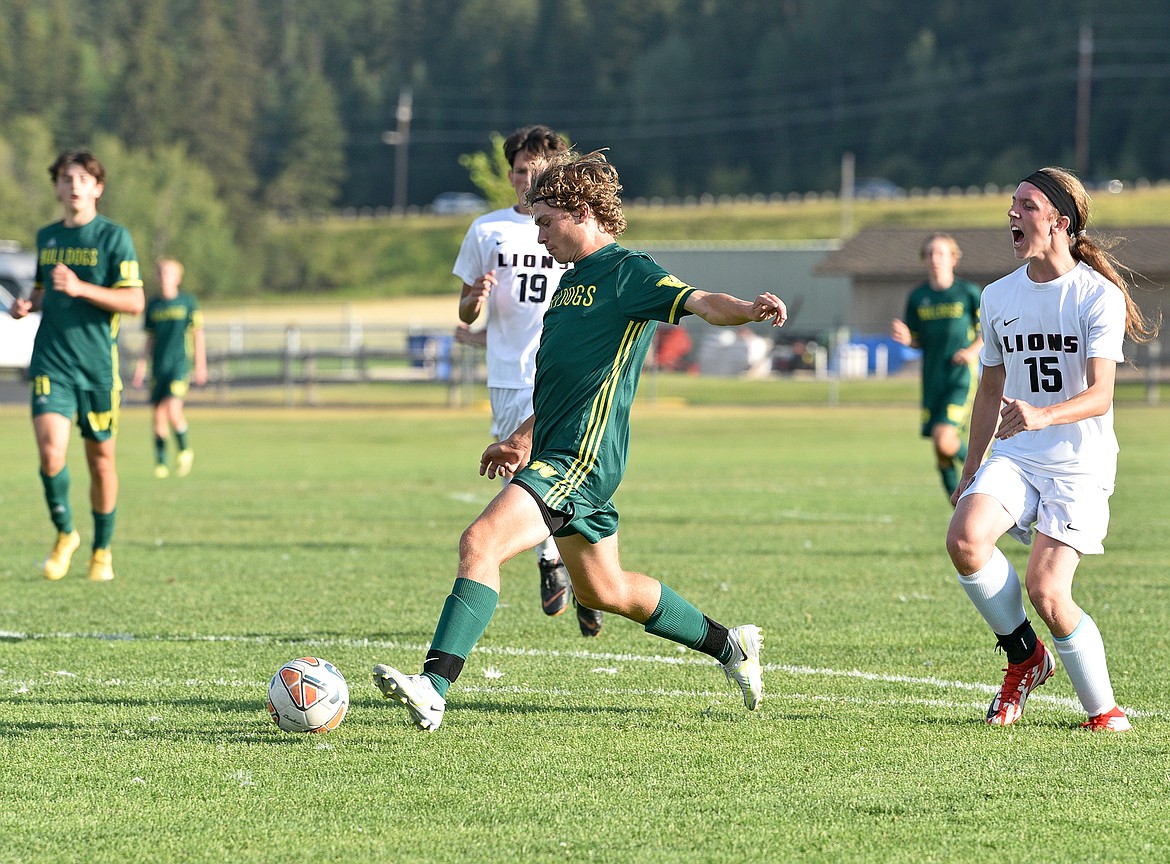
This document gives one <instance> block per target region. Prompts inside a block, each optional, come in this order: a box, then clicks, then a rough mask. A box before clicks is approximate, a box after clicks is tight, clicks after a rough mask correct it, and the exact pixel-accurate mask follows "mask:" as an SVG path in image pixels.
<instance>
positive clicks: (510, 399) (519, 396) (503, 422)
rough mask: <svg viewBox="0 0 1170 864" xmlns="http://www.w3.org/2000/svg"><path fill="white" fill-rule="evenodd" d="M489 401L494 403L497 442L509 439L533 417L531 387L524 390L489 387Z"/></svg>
mask: <svg viewBox="0 0 1170 864" xmlns="http://www.w3.org/2000/svg"><path fill="white" fill-rule="evenodd" d="M488 399H489V400H490V401H491V403H492V437H493V438H495V439H496V440H497V441H502V440H503V439H505V438H507V437H508V436H509V435H511V434H512V433H513V432H515V431H516V427H517V426H519V425H520V424H521V423H523V422H524V421H525V420H527V419H528V418H529V417H531V416H532V388H531V387H526V388H524V389H523V390H514V389H511V388H504V387H489V388H488Z"/></svg>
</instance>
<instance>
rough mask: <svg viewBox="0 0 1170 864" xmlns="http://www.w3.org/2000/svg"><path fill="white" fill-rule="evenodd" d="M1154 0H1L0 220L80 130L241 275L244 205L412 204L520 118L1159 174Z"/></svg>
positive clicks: (578, 132) (736, 163)
mask: <svg viewBox="0 0 1170 864" xmlns="http://www.w3.org/2000/svg"><path fill="white" fill-rule="evenodd" d="M1160 5H1161V4H1160V3H1158V2H1154V0H1111V2H1109V3H1108V4H1106V3H1104V2H1099V0H1063V2H1055V0H1035V2H1032V3H1028V4H1021V3H1010V2H1005V0H986V2H984V3H981V4H958V3H954V2H953V0H902V2H899V3H894V2H891V0H815V2H814V0H330V2H328V3H321V2H316V0H0V10H2V12H3V14H0V118H3V120H4V122H3V123H2V124H0V236H16V237H17V238H20V237H25V236H31V231H32V230H33V229H35V227H36V225H35V224H33V223H34V221H35V220H42V221H47V219H48V218H50V217H51V216H52V215H53V213H54V212H55V210H54V205H53V201H52V197H51V190H48V189H47V179H46V178H47V175H46V174H45V173H44V169H45V167H46V166H47V165H48V162H49V161H51V157H52V154H53V152H55V150H57V149H59V148H62V147H66V146H78V145H86V146H92V147H94V148H95V149H98V150H99V151H100V152H99V156H101V157H102V158H103V159H104V160H106V161H110V160H112V161H113V162H114V163H115V164H114V165H113V166H110V167H111V169H112V170H111V183H110V188H109V191H108V196H107V199H108V200H107V202H106V203H107V205H108V206H113V205H114V204H117V205H118V206H119V207H120V208H123V207H124V208H126V210H125V212H123V213H119V214H112V215H116V216H121V218H122V219H123V221H132V219H142V220H144V223H143V224H144V225H145V228H146V233H147V234H148V236H147V237H145V238H144V240H142V241H140V242H141V243H144V244H145V245H146V246H147V247H148V250H149V251H150V252H151V253H156V252H162V251H168V252H169V253H172V254H173V253H175V252H176V251H177V252H183V251H184V248H180V249H178V250H176V249H175V248H174V247H175V246H176V245H177V246H179V247H189V248H187V249H186V251H187V252H188V253H189V254H188V257H190V254H198V255H202V256H205V257H206V258H207V260H208V262H209V266H210V263H211V262H215V263H214V268H215V272H216V274H217V275H218V277H219V280H221V281H223V282H225V283H228V284H233V285H240V286H243V287H245V288H248V287H251V288H255V287H256V286H257V285H258V284H259V283H260V282H261V281H263V279H264V278H265V277H264V276H263V273H264V271H265V261H264V255H265V254H266V253H265V252H264V242H265V235H266V232H265V224H266V218H267V217H268V214H272V213H310V212H314V211H325V210H328V209H331V208H336V207H355V208H361V207H371V208H378V207H389V206H391V205H392V204H393V203H394V202H395V200H400V201H401V200H405V201H406V202H407V203H408V204H409V205H412V206H418V205H425V204H426V202H428V201H430V200H431V198H433V197H434V195H435V194H437V193H438V192H441V191H444V190H448V189H470V188H472V179H471V178H469V168H475V167H476V164H477V163H475V162H469V160H467V159H466V158H464V159H461V158H460V157H463V156H466V155H467V154H472V153H475V152H477V151H485V150H489V149H490V148H491V146H492V142H493V138H492V136H493V133H505V134H506V133H507V132H509V131H511V129H513V128H515V127H517V126H520V125H524V124H527V123H533V122H543V123H547V124H549V125H552V126H554V127H555V128H557V129H559V130H561V131H563V132H565V133H566V134H567V135H568V136H569V138H570V139H571V140H572V141H574V143H575V144H576V145H577V146H579V147H581V148H584V149H593V148H598V147H606V148H609V150H610V154H611V157H612V158H613V160H614V162H615V163H616V164H617V165H618V167H619V169H620V170H621V172H622V176H623V181H624V183H625V186H626V189H627V194H629V195H633V196H638V197H654V196H660V197H671V196H687V195H698V194H703V193H713V194H740V193H766V194H767V193H776V192H780V193H788V192H793V191H795V192H803V191H807V190H822V189H834V188H837V187H838V186H839V184H840V164H841V158H842V154H843V153H845V152H851V153H853V154H854V157H855V159H856V165H857V172H858V174H859V175H860V176H881V177H887V178H889V179H891V180H892V181H893V182H895V183H897V184H899V185H901V186H906V187H909V186H934V185H942V186H948V185H964V186H966V185H971V184H984V183H999V184H1003V183H1009V182H1012V181H1013V180H1014V179H1018V177H1020V176H1023V175H1024V174H1027V173H1029V172H1030V171H1031V170H1033V169H1034V168H1035V167H1038V166H1040V165H1047V164H1064V165H1071V166H1073V167H1077V168H1080V169H1081V170H1082V172H1083V173H1084V174H1085V175H1086V176H1087V177H1089V178H1094V177H1121V178H1124V179H1133V178H1138V177H1149V178H1155V177H1165V176H1170V129H1167V127H1166V126H1165V124H1164V123H1163V122H1162V113H1163V111H1164V107H1165V105H1167V104H1170V74H1167V73H1168V72H1170V19H1167V17H1166V16H1165V14H1164V10H1161V9H1160V8H1159V7H1160ZM99 142H100V146H99ZM479 167H481V168H482V163H479ZM114 168H116V169H117V170H113V169H114ZM396 168H397V169H405V170H400V171H398V172H396ZM472 173H473V174H474V171H473V172H472ZM477 179H478V180H479V182H481V183H483V184H485V185H486V186H488V187H489V188H490V187H491V183H490V176H488V177H486V178H485V177H484V176H483V175H482V174H481V175H480V177H479V178H477ZM140 195H141V196H146V197H147V199H148V200H139V196H140ZM142 233H143V230H142V229H139V234H142ZM203 250H211V251H207V252H205V251H203Z"/></svg>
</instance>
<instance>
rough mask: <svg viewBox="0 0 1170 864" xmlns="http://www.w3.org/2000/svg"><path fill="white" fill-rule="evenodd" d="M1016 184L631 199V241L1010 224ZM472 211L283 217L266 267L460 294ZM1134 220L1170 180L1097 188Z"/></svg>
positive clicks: (331, 286)
mask: <svg viewBox="0 0 1170 864" xmlns="http://www.w3.org/2000/svg"><path fill="white" fill-rule="evenodd" d="M1010 199H1011V191H1010V190H1009V191H1006V192H1004V191H1001V192H998V193H996V194H981V195H957V194H956V195H947V194H939V195H936V196H929V195H916V196H908V197H906V198H902V199H897V200H890V201H856V202H854V203H853V208H852V214H851V218H850V217H847V216H846V215H845V214H843V212H842V205H841V202H840V201H837V200H808V201H799V202H787V201H785V202H764V201H756V202H753V201H751V200H747V199H745V200H738V201H736V200H731V201H723V200H720V201H710V202H708V203H701V204H700V203H694V204H689V205H686V204H677V205H671V206H666V205H662V206H654V205H649V204H637V203H631V204H630V206H629V207H628V209H627V216H628V217H629V223H630V227H629V230H628V231H627V233H626V234H625V235H623V237H622V238H621V242H622V243H623V244H624V245H627V246H630V247H633V248H637V247H638V246H639V245H642V244H646V245H648V244H651V243H663V242H680V243H694V244H703V243H718V244H727V243H736V242H749V241H750V242H764V241H792V240H814V239H822V240H823V239H831V238H838V237H841V236H842V234H843V233H852V232H855V231H857V230H858V229H860V228H861V227H863V226H865V225H873V224H881V225H888V226H908V227H920V228H922V229H924V230H936V229H944V228H959V227H994V226H996V225H1005V226H1006V224H1007V210H1008V205H1009V203H1010ZM468 223H469V219H468V217H466V216H441V217H440V216H429V215H416V216H403V217H391V216H385V217H367V218H361V217H355V218H350V219H344V218H341V217H329V218H325V219H318V220H312V221H310V220H304V221H296V222H281V223H277V224H274V225H273V226H272V231H271V241H270V242H269V244H268V246H267V247H266V252H265V254H266V256H267V260H266V262H265V264H264V266H265V268H266V272H267V273H269V274H271V275H270V284H269V285H267V286H265V287H266V293H267V294H268V295H270V296H272V298H273V299H280V298H285V299H288V298H292V297H297V298H298V299H306V300H308V299H318V300H322V301H337V300H345V299H349V300H359V299H386V298H399V297H417V296H428V295H443V294H450V293H451V291H452V290H453V289H454V288H456V287H457V280H456V278H455V277H454V276H453V275H451V266H452V264H453V263H454V261H455V256H456V254H457V253H458V251H459V243H460V241H461V240H462V238H463V234H464V232H465V231H466V229H467V225H468ZM1128 225H1170V187H1160V188H1150V189H1142V190H1133V191H1123V192H1121V193H1120V194H1110V193H1108V192H1104V191H1101V192H1096V193H1094V197H1093V226H1091V227H1094V226H1095V227H1098V228H1102V229H1110V230H1113V231H1116V232H1117V233H1122V234H1123V233H1124V230H1123V229H1124V228H1125V226H1128Z"/></svg>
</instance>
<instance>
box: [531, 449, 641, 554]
mask: <svg viewBox="0 0 1170 864" xmlns="http://www.w3.org/2000/svg"><path fill="white" fill-rule="evenodd" d="M561 478H562V472H561V471H559V470H557V468H556V467H555V466H553V465H550V464H549V463H548V462H546V461H542V460H539V459H534V460H533V461H531V462H529V463H528V465H526V466H525V467H524V468H523V469H522V470H521V471H520V472H519V473H517V474H516V476H515V477H514V478H512V482H513V483H515V484H516V485H517V486H519V487H520V488H522V489H523V490H524V491H525V492H527V493H528V494H530V495H531V496H532V497H533V498H535V499H536V503H537V504H538V505H539V506H540V510H541V512H542V513H543V514H544V521H545V524H546V525H548V530H549V533H550V534H552V535H553V536H554V537H567V536H569V535H572V534H580V535H581V536H582V537H584V538H585V539H586V540H588V541H589V542H590V543H597V542H599V541H601V540H604V539H605V538H606V537H609V536H611V535H613V534H616V533H617V529H618V511H617V507H615V506H614V504H613V501H612V500H610V501H606V502H605V503H604V504H602V505H600V506H598V505H597V504H594V503H593V502H592V501H590V500H589V499H588V498H586V497H585V496H583V495H581V494H579V493H578V492H576V491H575V490H574V491H573V492H570V493H569V494H568V496H567V497H566V496H565V495H564V492H563V489H562V490H560V491H558V492H556V493H555V494H556V499H557V501H558V502H559V503H558V505H557V507H556V509H554V508H552V507H549V506H548V504H547V503H546V500H547V499H548V498H550V497H551V496H552V494H554V493H553V487H554V486H556V485H557V484H558V483H559V482H560V480H561Z"/></svg>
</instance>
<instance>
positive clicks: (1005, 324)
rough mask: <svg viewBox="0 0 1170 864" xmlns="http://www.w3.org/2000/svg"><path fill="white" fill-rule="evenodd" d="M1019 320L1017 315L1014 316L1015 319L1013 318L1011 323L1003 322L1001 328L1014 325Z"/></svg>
mask: <svg viewBox="0 0 1170 864" xmlns="http://www.w3.org/2000/svg"><path fill="white" fill-rule="evenodd" d="M1019 320H1020V316H1019V315H1017V316H1016V317H1015V318H1013V319H1012V320H1011V321H1004V322H1003V326H1004V327H1007V326H1008V325H1009V324H1015V323H1016V322H1017V321H1019Z"/></svg>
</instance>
